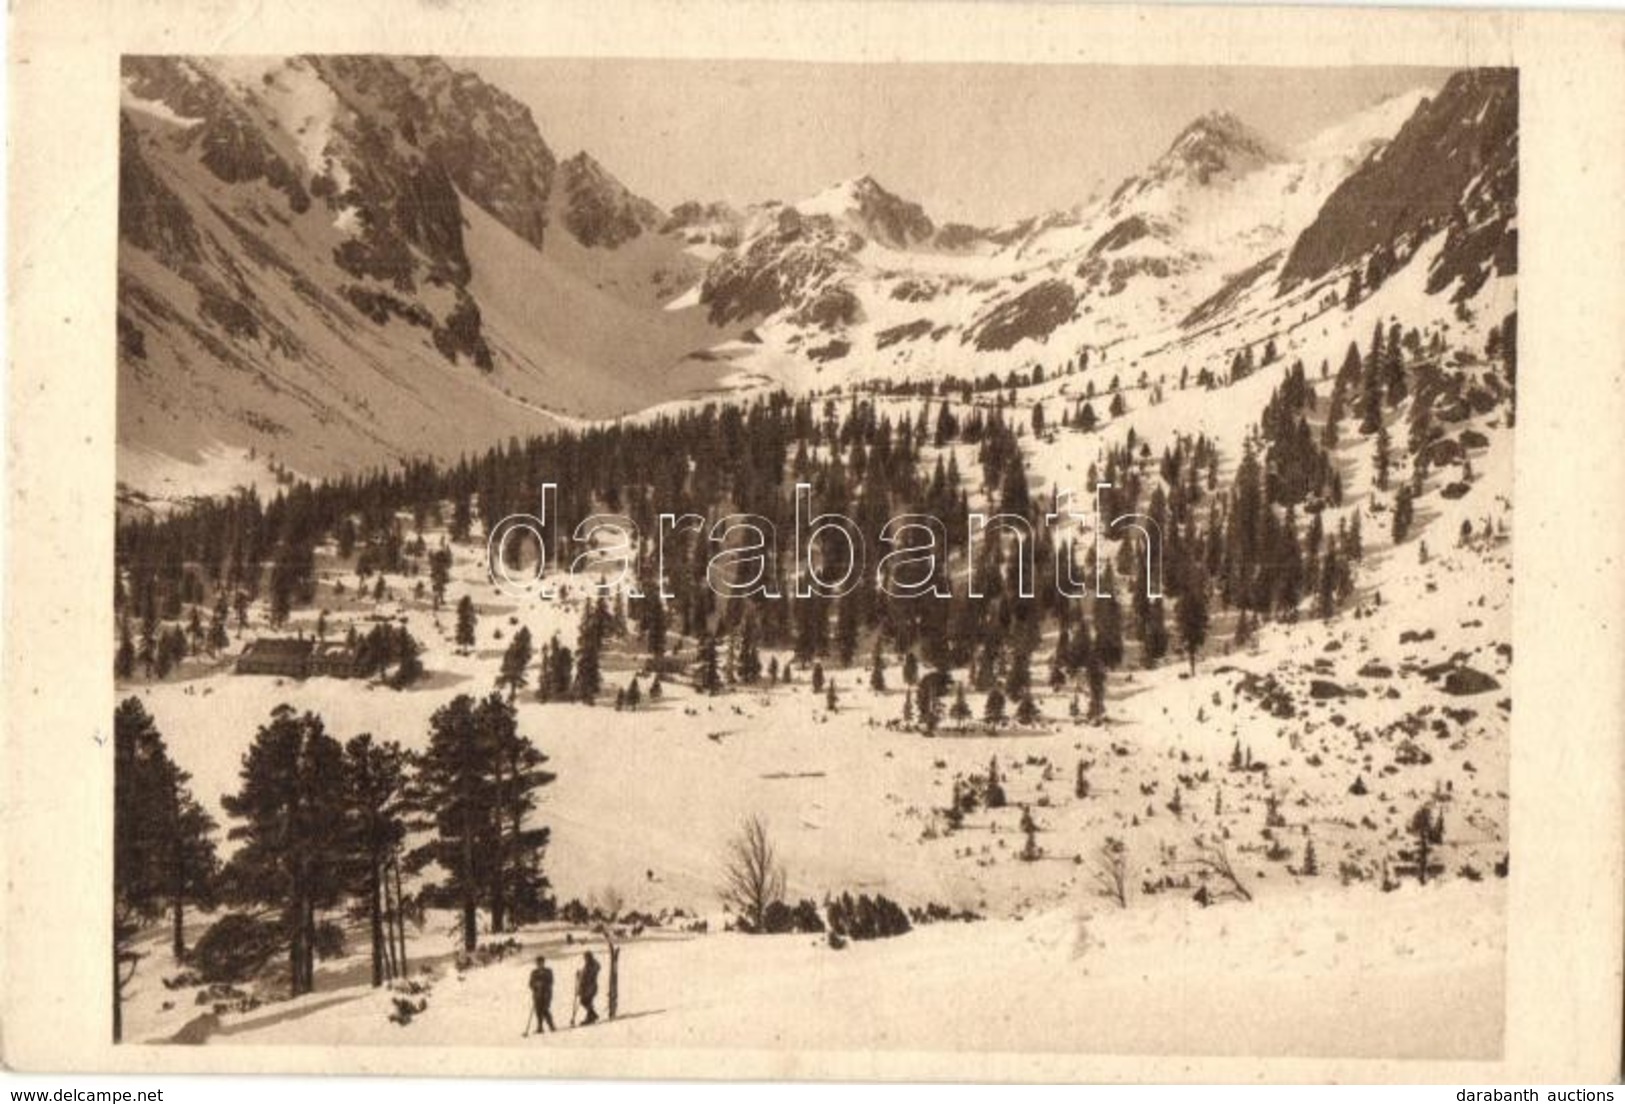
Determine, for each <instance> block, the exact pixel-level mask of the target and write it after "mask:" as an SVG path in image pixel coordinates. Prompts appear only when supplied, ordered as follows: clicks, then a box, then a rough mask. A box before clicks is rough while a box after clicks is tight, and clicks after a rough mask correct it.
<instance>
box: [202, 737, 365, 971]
mask: <svg viewBox="0 0 1625 1104" xmlns="http://www.w3.org/2000/svg"><path fill="white" fill-rule="evenodd" d="M239 777H240V778H241V780H242V781H241V788H240V789H239V790H238V791H237V792H236V793H235V794H227V795H226V796H225V797H224V798H223V804H224V806H225V809H226V812H227V813H229V814H230V815H231V816H232V817H233V818H234V819H235V820H237V821H238V822H239V823H237V824H234V825H233V826H232V827H231V829H230V830H229V832H228V833H227V835H228V837H229V838H230V839H233V840H236V841H238V842H239V843H240V844H241V846H240V847H239V848H238V850H237V852H236V854H234V855H233V856H232V858H231V862H230V863H229V864H228V865H227V867H226V879H227V882H228V884H229V885H230V886H231V887H232V892H233V895H234V896H235V897H236V898H237V899H239V900H240V901H242V902H243V903H246V904H255V905H261V906H265V907H269V908H274V909H276V910H277V911H278V912H279V913H280V914H281V922H282V931H283V934H284V937H285V938H286V939H287V941H288V984H289V992H290V993H291V994H292V995H293V996H298V995H299V994H301V993H308V992H310V991H311V989H312V988H313V987H314V985H315V976H316V926H317V925H316V917H317V913H318V912H319V911H320V910H322V909H327V908H332V907H333V906H334V905H335V904H337V903H338V902H339V900H340V899H341V898H342V897H343V894H344V891H345V888H346V885H345V883H346V880H347V879H346V874H347V870H346V865H347V858H348V854H347V845H348V833H347V832H346V831H345V828H346V800H345V792H344V791H345V780H344V749H343V748H342V747H340V746H339V743H338V741H337V740H335V739H333V738H332V737H331V736H329V735H328V734H327V730H326V728H325V726H324V725H323V723H322V719H321V718H320V717H318V716H317V715H316V714H314V713H308V712H307V713H303V714H301V713H298V712H296V711H295V710H294V709H293V708H292V707H291V706H287V705H281V706H278V707H277V708H276V709H274V710H273V711H272V712H271V720H270V722H269V723H267V724H264V725H261V726H260V729H259V731H258V732H256V733H255V735H254V740H253V742H252V743H251V744H250V745H249V748H248V751H247V753H245V754H244V756H243V765H242V770H241V772H240V775H239Z"/></svg>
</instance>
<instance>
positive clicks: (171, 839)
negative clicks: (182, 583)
mask: <svg viewBox="0 0 1625 1104" xmlns="http://www.w3.org/2000/svg"><path fill="white" fill-rule="evenodd" d="M188 780H189V778H188V775H187V774H186V772H185V771H183V770H181V769H180V768H179V767H177V766H176V765H175V763H174V761H173V760H171V759H170V758H169V752H168V749H167V748H166V747H165V746H164V738H163V735H162V734H161V733H160V732H159V731H158V726H157V725H156V724H155V723H154V721H153V719H152V717H151V716H150V715H149V714H148V713H147V711H146V708H145V707H144V706H142V704H141V702H140V700H139V699H137V698H126V699H125V700H124V702H123V703H122V704H120V705H119V707H118V709H117V710H116V711H115V712H114V714H113V932H112V935H113V939H112V956H113V992H112V998H113V1006H112V1007H113V1041H114V1042H118V1041H120V1039H121V1038H122V1037H123V1029H124V1024H123V1003H124V1000H123V995H124V988H125V986H127V985H128V984H129V982H130V978H131V977H132V976H134V973H135V967H136V963H137V962H138V961H139V960H140V958H141V955H140V953H138V952H137V951H136V950H135V949H134V945H133V943H134V938H135V935H136V934H137V932H139V931H140V929H141V926H142V925H143V924H145V923H150V922H151V921H153V920H156V919H157V918H158V917H159V915H161V914H162V913H163V911H164V910H165V909H166V908H168V909H169V910H171V913H172V916H173V921H174V933H173V949H174V952H175V954H176V955H177V956H179V955H180V954H181V953H183V952H184V950H185V947H184V942H183V935H184V931H185V926H184V913H183V908H184V905H185V902H187V901H192V902H194V903H204V904H207V903H209V901H210V900H211V898H212V896H213V887H214V878H215V873H216V860H215V852H214V844H213V842H212V841H211V839H210V836H209V833H210V832H211V831H212V830H213V829H214V822H213V820H211V819H210V818H209V815H208V814H207V813H206V812H204V811H203V809H202V807H201V806H199V805H198V804H197V802H196V801H195V800H193V798H192V795H191V792H190V791H189V790H188V789H187V785H186V784H187V782H188Z"/></svg>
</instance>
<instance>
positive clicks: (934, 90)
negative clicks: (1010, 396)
mask: <svg viewBox="0 0 1625 1104" xmlns="http://www.w3.org/2000/svg"><path fill="white" fill-rule="evenodd" d="M452 64H453V65H454V66H457V67H459V68H461V67H467V68H471V69H473V70H474V71H475V72H477V73H478V74H479V75H481V76H483V77H485V78H486V79H487V80H489V81H491V82H492V83H493V84H495V85H497V86H498V87H500V88H502V89H503V90H505V91H507V92H508V93H510V94H512V95H513V96H515V97H516V98H517V99H519V100H521V101H522V102H524V103H525V104H527V105H529V107H530V108H531V110H532V112H533V113H534V114H535V117H536V122H537V126H538V127H539V128H540V130H541V132H542V135H543V137H544V138H546V140H547V142H548V144H549V145H550V146H552V148H553V150H554V152H555V153H556V154H557V155H558V156H559V157H561V158H563V157H567V156H569V155H570V154H572V153H574V152H575V151H576V150H578V149H586V150H588V151H590V152H591V153H592V154H593V155H594V156H595V157H597V158H598V159H599V160H600V161H601V162H603V163H604V164H605V165H606V166H608V167H609V168H610V170H611V171H612V172H614V173H615V174H616V175H617V176H618V177H620V178H621V180H623V181H624V182H625V183H626V184H627V186H628V187H630V188H632V189H633V190H634V191H636V192H638V193H640V194H642V195H644V196H647V197H648V198H650V199H652V200H654V201H655V202H657V203H659V204H661V205H662V206H665V207H668V208H669V207H671V206H672V205H673V204H676V203H678V202H680V201H682V200H686V199H699V200H715V199H723V200H727V201H729V202H731V203H734V204H736V205H741V206H742V205H744V204H747V203H755V202H760V201H762V200H766V199H782V200H787V201H793V200H796V199H799V198H802V197H804V196H808V195H811V194H813V193H816V192H818V191H821V190H822V189H824V188H825V187H827V186H828V185H830V184H831V183H833V182H835V181H838V180H842V179H846V178H849V177H853V176H858V175H861V174H864V173H868V174H871V175H873V176H874V177H876V178H877V179H878V180H879V181H880V182H881V183H883V184H884V185H885V186H886V187H888V188H890V189H891V190H893V191H895V192H897V193H898V194H900V195H903V196H905V197H907V198H910V199H914V200H916V201H918V202H920V203H922V204H923V205H924V206H925V208H926V211H927V212H928V213H929V214H930V215H931V216H932V217H933V218H934V219H936V220H937V221H939V222H944V221H963V222H971V223H976V224H981V225H994V224H998V223H1003V222H1008V221H1011V220H1013V219H1016V218H1020V217H1024V216H1026V215H1031V214H1036V213H1040V212H1043V211H1047V210H1053V209H1058V208H1065V207H1070V206H1072V205H1073V204H1076V203H1080V202H1083V201H1085V200H1087V199H1089V198H1090V197H1091V196H1092V195H1094V194H1096V193H1098V192H1101V191H1103V190H1107V189H1110V188H1112V187H1114V186H1115V185H1116V184H1117V183H1118V181H1120V180H1121V179H1122V178H1124V177H1125V176H1128V175H1130V174H1132V173H1134V172H1137V171H1138V170H1140V169H1141V168H1143V167H1144V166H1145V165H1146V164H1147V163H1148V162H1150V161H1151V160H1153V159H1154V158H1155V157H1157V156H1158V155H1159V154H1160V153H1162V152H1163V150H1165V149H1166V148H1167V146H1168V143H1169V142H1171V141H1172V140H1173V138H1174V136H1175V135H1176V134H1178V133H1179V131H1180V130H1181V129H1183V128H1184V126H1185V125H1186V124H1187V123H1189V122H1190V121H1191V120H1192V119H1194V118H1195V117H1196V116H1198V115H1201V114H1202V113H1204V112H1206V111H1211V110H1227V111H1231V112H1233V113H1235V114H1236V115H1238V116H1240V117H1241V118H1242V119H1243V120H1245V121H1246V122H1247V123H1249V124H1250V125H1252V126H1253V127H1255V128H1257V129H1258V130H1260V131H1262V132H1263V133H1264V134H1266V135H1268V136H1269V137H1270V138H1272V139H1274V140H1275V141H1276V142H1278V143H1281V144H1283V145H1287V144H1291V143H1293V142H1297V141H1301V140H1302V139H1305V138H1308V137H1311V136H1312V135H1314V134H1316V133H1318V132H1319V131H1320V130H1322V129H1324V128H1325V127H1327V126H1329V125H1332V124H1334V123H1336V122H1338V121H1339V120H1341V119H1343V118H1345V117H1347V116H1348V115H1350V114H1352V113H1354V112H1356V111H1358V110H1360V109H1361V108H1364V107H1367V106H1369V105H1371V104H1373V103H1376V102H1378V101H1380V100H1383V99H1386V98H1387V97H1389V96H1392V95H1397V94H1399V93H1402V92H1406V91H1409V90H1412V89H1416V88H1423V89H1426V90H1428V91H1429V92H1430V93H1431V92H1433V91H1435V90H1436V89H1437V88H1438V87H1439V86H1440V85H1442V84H1443V82H1444V80H1445V78H1446V77H1447V76H1448V71H1447V70H1440V69H1422V68H1389V67H1380V68H1379V67H1363V68H1343V69H1265V68H1256V67H1245V68H1244V67H1224V68H1221V67H1205V68H1197V67H1175V66H1139V67H1124V66H1092V65H1076V66H1070V65H1068V66H1025V65H1023V66H1018V65H991V64H989V65H962V64H953V65H949V64H932V65H926V64H896V65H875V64H868V65H859V64H827V63H784V62H777V61H774V62H765V61H763V62H739V61H674V60H635V59H633V60H621V59H590V60H589V59H534V58H523V59H521V58H502V59H452Z"/></svg>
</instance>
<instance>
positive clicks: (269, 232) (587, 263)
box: [118, 56, 720, 474]
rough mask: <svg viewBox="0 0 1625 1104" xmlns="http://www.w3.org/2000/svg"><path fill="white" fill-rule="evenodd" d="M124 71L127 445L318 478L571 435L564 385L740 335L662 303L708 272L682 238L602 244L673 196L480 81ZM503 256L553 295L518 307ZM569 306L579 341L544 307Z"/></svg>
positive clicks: (301, 62)
mask: <svg viewBox="0 0 1625 1104" xmlns="http://www.w3.org/2000/svg"><path fill="white" fill-rule="evenodd" d="M122 75H123V98H122V109H121V115H120V175H119V208H120V249H119V281H118V292H119V306H118V352H119V365H120V381H119V405H120V417H119V433H120V444H121V447H122V446H129V447H132V448H137V449H139V450H141V451H142V452H143V453H147V454H151V453H157V454H159V455H163V456H168V457H173V458H175V459H180V460H183V461H184V460H195V458H196V457H197V456H198V455H199V453H200V452H201V451H202V450H204V449H206V448H208V447H212V446H213V445H215V444H225V445H230V446H237V447H242V448H248V447H256V448H260V449H261V450H262V451H264V452H266V453H275V454H276V456H277V457H278V458H279V459H282V460H284V461H285V462H288V463H289V464H290V465H292V466H293V467H295V469H296V470H302V471H305V472H309V473H312V474H316V473H325V472H331V471H337V470H344V469H350V468H353V467H356V466H361V465H371V464H376V463H379V462H382V461H385V460H387V459H389V458H391V457H397V456H405V455H412V454H416V453H418V452H421V451H432V452H436V453H439V454H441V455H447V454H455V453H456V452H457V451H460V450H461V449H463V448H468V447H476V446H483V445H485V444H487V443H489V441H491V440H493V439H500V438H502V437H505V436H508V435H510V434H512V433H522V432H527V431H532V432H533V431H537V430H541V429H545V428H547V427H548V426H549V425H550V424H551V419H550V417H549V415H548V414H547V413H546V412H545V411H544V410H543V409H542V406H541V405H540V404H543V403H559V404H561V405H563V404H569V403H572V402H575V403H582V404H585V403H598V402H602V403H604V404H605V412H606V413H607V412H611V411H613V410H618V409H629V408H630V407H629V406H628V405H626V403H623V402H622V401H621V400H619V399H618V398H616V397H615V396H616V395H617V394H618V393H619V392H618V391H617V389H621V390H624V391H625V392H626V393H627V394H628V395H631V394H634V393H641V397H642V398H643V400H644V401H647V400H648V399H649V391H648V388H646V387H643V388H640V387H637V386H635V385H634V384H633V382H632V381H631V380H617V379H615V378H613V376H612V375H609V374H607V373H606V366H609V365H615V364H617V361H619V362H621V363H631V362H636V366H637V368H638V370H639V371H642V370H643V367H642V366H643V365H644V364H646V363H648V364H651V370H658V377H657V378H666V377H668V376H669V368H670V365H671V363H672V361H673V359H677V358H681V357H682V356H683V355H684V352H685V351H686V350H689V349H693V348H696V347H704V346H705V345H706V344H708V343H710V342H711V341H714V340H719V339H720V337H717V338H708V336H707V334H708V333H709V331H708V330H707V329H705V328H704V327H703V324H701V328H700V329H698V330H696V329H695V328H693V326H691V325H690V324H689V323H688V322H686V321H685V320H684V319H683V318H682V317H679V316H674V315H669V314H666V313H665V312H661V311H658V310H656V309H653V308H655V307H657V306H658V305H659V304H658V297H659V295H660V294H661V293H662V291H663V290H664V289H666V288H668V287H670V286H672V285H673V284H676V285H677V287H678V290H682V289H683V288H686V287H688V286H690V285H691V284H692V283H693V281H694V280H695V279H697V277H698V270H699V267H700V263H701V262H699V261H698V260H697V259H694V258H691V257H686V256H685V255H684V254H683V252H682V249H683V247H682V244H681V243H680V242H678V241H675V240H673V241H662V242H656V243H647V242H640V244H639V246H638V249H637V250H636V255H635V256H632V257H628V258H626V259H624V260H620V259H609V260H586V259H583V258H586V257H589V256H593V257H598V256H602V255H613V254H615V252H616V250H617V247H620V246H623V245H625V244H627V243H629V242H631V241H634V240H637V239H640V238H642V237H643V236H644V235H646V234H648V233H649V232H650V230H651V229H652V228H657V227H658V226H659V225H660V224H661V223H663V222H664V221H665V215H664V214H663V213H662V212H661V211H660V210H659V209H658V208H657V207H655V206H654V205H653V204H651V203H649V202H647V201H646V200H643V199H640V198H639V197H637V196H635V195H633V194H632V193H631V192H629V191H628V190H627V189H626V188H625V187H624V186H622V185H621V184H620V183H619V182H618V181H617V180H615V178H614V177H613V176H612V175H610V174H609V173H608V172H607V171H606V170H604V169H603V168H602V166H600V165H598V164H597V162H595V161H593V160H592V158H591V157H589V156H588V155H586V154H581V155H578V156H576V157H573V158H571V159H570V160H569V161H567V162H565V163H563V164H562V165H561V164H559V163H558V162H557V161H556V160H555V158H554V155H553V153H552V151H551V150H550V148H549V147H548V145H547V143H546V141H545V140H544V139H543V137H542V135H541V134H540V133H539V132H538V131H537V129H536V126H535V123H534V120H533V119H532V118H531V114H530V111H529V109H528V108H526V107H525V106H524V105H522V104H520V103H519V102H518V101H517V100H514V99H513V98H512V97H510V96H508V95H506V94H505V93H503V92H501V91H500V90H498V89H496V88H494V87H492V86H490V85H488V84H486V83H485V82H483V81H482V80H480V79H479V78H478V77H475V76H473V75H472V74H469V73H465V72H459V71H457V70H454V69H453V68H451V67H450V66H448V65H446V64H445V63H444V62H441V61H439V60H436V59H433V58H388V57H343V56H324V57H311V58H292V59H275V58H238V57H223V58H181V57H131V58H127V59H125V61H124V63H123V74H122ZM476 237H478V238H479V241H480V243H482V244H479V245H478V247H476V242H475V238H476ZM479 249H484V250H486V252H487V254H490V253H491V251H492V250H495V251H496V253H499V254H500V257H497V256H494V255H492V256H487V257H486V258H485V259H484V261H482V258H481V256H480V255H479ZM485 262H489V263H490V264H491V265H492V270H491V271H494V270H495V269H497V268H500V269H502V270H503V271H504V272H506V273H511V274H514V275H515V276H517V274H518V273H519V272H521V271H523V272H525V273H528V278H527V279H528V285H527V286H528V287H529V288H530V289H532V290H530V291H529V292H528V294H531V295H534V296H544V297H546V298H545V299H544V300H532V303H531V304H530V305H527V306H516V305H515V304H514V303H513V302H512V301H511V300H512V299H513V298H514V296H513V295H512V294H508V293H507V292H508V289H505V288H502V287H500V286H499V285H493V282H492V281H491V280H490V279H489V275H490V273H489V272H487V273H485V276H486V279H485V280H484V281H483V282H482V279H481V276H482V274H481V270H480V265H481V264H482V263H485ZM494 286H496V291H497V292H499V293H501V294H494V292H493V287H494ZM493 297H494V298H493ZM494 300H495V306H494V307H493V302H494ZM505 300H506V301H505ZM629 300H636V302H637V303H638V304H639V305H641V309H642V311H643V312H642V313H641V314H639V315H637V316H634V315H633V314H632V313H631V312H630V311H629V309H628V306H627V302H628V301H629ZM691 314H692V316H693V322H694V323H699V319H698V314H697V312H691ZM560 317H562V318H564V319H565V320H566V322H567V323H568V326H569V329H568V330H567V331H562V332H558V335H557V337H555V336H554V333H553V332H550V331H549V329H548V327H547V325H546V324H544V323H541V322H539V321H538V319H541V318H545V319H549V320H552V319H556V318H560ZM597 329H605V330H607V331H610V332H612V333H613V335H614V338H615V344H614V345H613V346H606V345H605V342H604V340H602V339H601V338H600V337H599V336H597ZM645 331H648V332H647V333H645ZM655 335H658V336H655ZM555 341H557V342H562V345H560V346H558V347H555V346H553V345H552V344H551V343H553V342H555ZM623 349H624V350H629V351H627V352H619V351H618V350H623ZM605 350H607V351H605ZM582 351H585V353H586V354H587V356H588V357H590V358H591V361H592V363H591V364H590V365H589V364H587V363H585V362H584V361H585V358H584V357H583V352H582ZM639 358H641V359H639ZM487 381H489V382H487ZM526 399H528V403H529V405H528V404H527V402H526V401H525V400H526ZM516 400H518V401H516ZM628 401H630V400H628ZM453 411H455V412H456V417H452V416H450V415H451V413H452V412H453Z"/></svg>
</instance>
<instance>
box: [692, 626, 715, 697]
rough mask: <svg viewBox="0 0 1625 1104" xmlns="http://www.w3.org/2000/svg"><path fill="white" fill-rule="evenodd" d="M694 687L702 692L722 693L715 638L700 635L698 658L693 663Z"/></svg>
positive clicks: (709, 635) (707, 634)
mask: <svg viewBox="0 0 1625 1104" xmlns="http://www.w3.org/2000/svg"><path fill="white" fill-rule="evenodd" d="M694 687H695V689H697V690H699V691H700V693H702V694H720V693H722V666H721V661H720V658H719V657H718V654H717V638H716V637H714V636H712V635H711V634H710V633H704V634H702V635H701V636H700V642H699V647H698V659H697V660H696V662H695V664H694Z"/></svg>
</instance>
